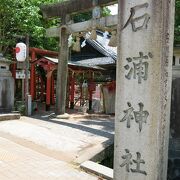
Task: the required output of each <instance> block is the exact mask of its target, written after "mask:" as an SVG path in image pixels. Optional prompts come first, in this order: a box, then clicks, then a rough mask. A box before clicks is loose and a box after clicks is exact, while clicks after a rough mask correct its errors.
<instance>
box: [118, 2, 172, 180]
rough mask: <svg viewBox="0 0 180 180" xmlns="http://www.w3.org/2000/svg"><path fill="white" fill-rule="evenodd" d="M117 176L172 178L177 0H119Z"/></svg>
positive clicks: (123, 178)
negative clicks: (169, 162)
mask: <svg viewBox="0 0 180 180" xmlns="http://www.w3.org/2000/svg"><path fill="white" fill-rule="evenodd" d="M118 21H119V22H118V24H119V25H118V32H119V35H118V61H117V89H116V123H115V157H114V179H115V180H145V179H146V180H166V179H167V178H166V173H167V158H168V140H169V119H170V97H171V78H172V77H171V74H172V70H171V68H172V56H173V51H172V50H173V25H174V1H173V0H146V1H144V0H138V1H137V0H119V18H118Z"/></svg>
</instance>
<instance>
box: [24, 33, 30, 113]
mask: <svg viewBox="0 0 180 180" xmlns="http://www.w3.org/2000/svg"><path fill="white" fill-rule="evenodd" d="M25 37H26V60H25V105H26V115H30V114H31V113H30V114H29V108H30V107H29V106H28V104H29V103H28V102H29V100H28V99H29V80H28V79H29V77H28V76H29V35H28V34H27V35H26V36H25Z"/></svg>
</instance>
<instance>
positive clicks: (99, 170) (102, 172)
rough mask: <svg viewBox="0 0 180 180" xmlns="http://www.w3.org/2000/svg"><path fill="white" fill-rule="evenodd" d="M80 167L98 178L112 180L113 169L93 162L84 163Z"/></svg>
mask: <svg viewBox="0 0 180 180" xmlns="http://www.w3.org/2000/svg"><path fill="white" fill-rule="evenodd" d="M80 167H81V168H82V169H84V170H86V171H89V172H92V173H94V174H96V175H98V176H100V177H103V178H106V179H107V180H113V169H111V168H108V167H106V166H103V165H101V164H98V163H95V162H93V161H85V162H83V163H82V164H81V165H80Z"/></svg>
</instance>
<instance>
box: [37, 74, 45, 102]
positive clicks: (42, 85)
mask: <svg viewBox="0 0 180 180" xmlns="http://www.w3.org/2000/svg"><path fill="white" fill-rule="evenodd" d="M38 79H39V80H40V84H41V96H40V99H41V101H44V81H43V78H42V77H41V76H39V77H38ZM39 80H38V81H39Z"/></svg>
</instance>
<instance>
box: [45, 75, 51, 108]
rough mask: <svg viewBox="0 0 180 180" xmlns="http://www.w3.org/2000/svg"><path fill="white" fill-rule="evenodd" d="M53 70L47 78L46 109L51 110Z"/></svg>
mask: <svg viewBox="0 0 180 180" xmlns="http://www.w3.org/2000/svg"><path fill="white" fill-rule="evenodd" d="M51 75H52V73H51V72H48V73H47V80H46V111H49V110H50V104H51Z"/></svg>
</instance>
